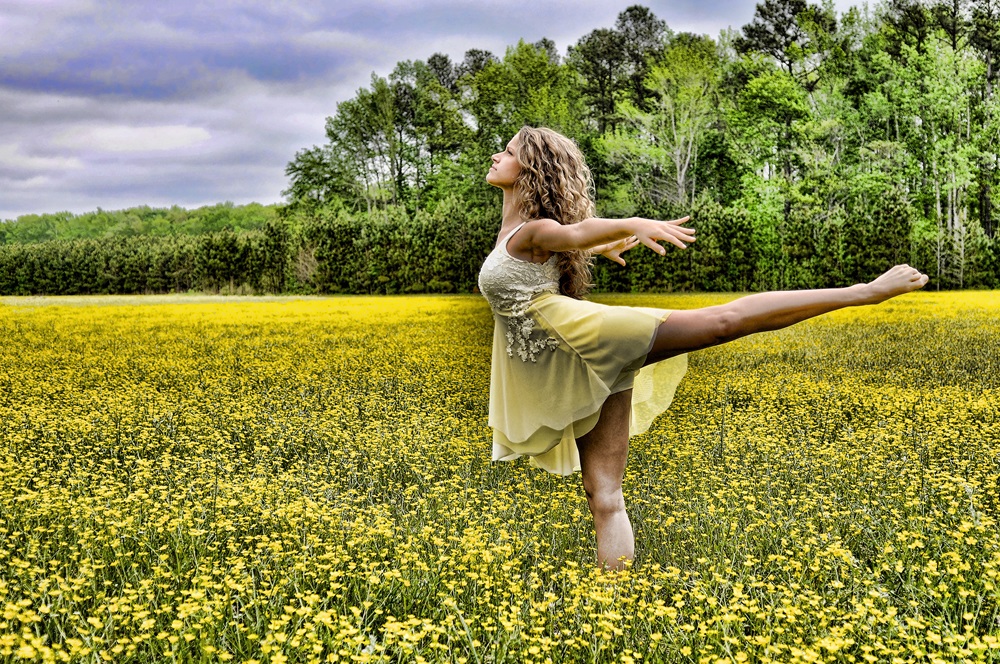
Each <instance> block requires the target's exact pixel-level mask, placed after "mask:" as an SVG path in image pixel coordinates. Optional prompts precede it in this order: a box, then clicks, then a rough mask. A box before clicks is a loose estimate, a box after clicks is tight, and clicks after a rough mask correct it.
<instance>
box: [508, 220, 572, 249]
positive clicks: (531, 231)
mask: <svg viewBox="0 0 1000 664" xmlns="http://www.w3.org/2000/svg"><path fill="white" fill-rule="evenodd" d="M563 228H564V227H563V225H562V224H560V223H559V222H558V221H556V220H555V219H533V220H531V221H529V222H528V223H526V224H525V225H524V228H522V229H521V232H520V233H518V234H517V235H520V236H521V246H523V247H537V246H538V242H539V240H542V241H544V238H546V237H548V236H550V235H551V234H552V233H559V232H560V231H561V230H562V229H563ZM517 235H515V236H514V237H517Z"/></svg>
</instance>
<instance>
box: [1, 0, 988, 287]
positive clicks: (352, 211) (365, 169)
mask: <svg viewBox="0 0 1000 664" xmlns="http://www.w3.org/2000/svg"><path fill="white" fill-rule="evenodd" d="M998 56H1000V0H883V2H881V3H879V4H875V5H873V6H871V7H870V8H868V9H865V10H861V9H857V8H855V9H851V10H850V11H848V12H846V13H844V14H842V15H839V16H838V15H837V14H836V12H835V11H834V9H833V7H832V4H830V3H826V4H823V5H816V4H809V3H808V2H806V0H765V2H762V3H761V4H758V5H757V9H756V13H755V15H754V18H753V20H752V21H751V22H750V23H749V24H747V25H745V26H742V28H740V29H738V30H730V31H725V32H723V33H722V34H720V35H719V36H718V38H717V39H713V38H710V37H708V36H705V35H695V34H690V33H675V32H673V31H672V30H671V29H670V27H669V25H668V24H667V22H666V21H664V20H663V19H661V18H659V17H657V16H656V15H654V13H653V12H652V11H650V10H649V9H648V8H646V7H643V6H640V5H635V6H632V7H629V8H628V9H626V10H624V11H623V12H621V13H620V14H619V15H618V17H617V20H616V22H615V25H614V26H611V27H599V28H596V29H594V30H592V31H591V32H590V33H588V34H586V35H584V36H582V37H581V38H580V39H579V40H578V41H577V42H576V43H575V44H572V45H570V46H568V48H567V49H566V50H565V52H564V53H563V52H561V51H560V49H559V48H558V47H557V45H556V44H555V43H553V42H552V41H551V40H548V39H542V40H540V41H538V42H535V43H528V42H525V41H521V42H519V43H517V44H515V45H511V46H509V47H508V48H507V50H506V52H505V53H504V54H502V55H497V54H494V53H490V52H488V51H484V50H470V51H468V52H467V53H466V54H465V56H464V59H462V60H461V61H458V62H456V61H452V59H451V58H450V57H449V56H447V55H444V54H441V53H434V54H431V55H430V56H429V57H427V58H426V59H425V60H412V61H404V62H399V63H398V64H397V65H396V67H395V68H394V69H393V70H392V71H391V72H389V73H387V74H385V75H380V74H379V73H373V74H372V77H371V81H370V84H369V85H368V86H367V87H363V88H361V89H359V90H358V91H357V92H356V94H355V96H354V97H352V98H350V99H348V100H346V101H343V102H341V103H339V104H338V105H337V107H336V109H335V110H334V112H333V114H332V115H330V116H329V117H328V118H327V121H326V126H325V130H326V142H325V143H323V144H322V145H315V146H311V147H304V148H302V149H301V150H299V151H298V152H297V153H296V154H295V155H294V156H293V157H292V158H291V160H290V162H289V163H288V165H287V168H286V175H287V177H288V187H287V189H286V191H285V192H284V195H285V201H284V202H283V204H281V205H278V206H245V207H241V206H233V205H220V206H213V207H211V208H202V209H201V210H195V211H190V212H189V211H184V210H181V209H179V208H174V209H172V210H151V209H149V208H143V209H137V210H126V211H120V212H110V213H109V212H103V211H99V212H98V213H91V214H89V215H70V214H68V213H67V214H63V215H31V216H26V217H21V218H18V219H17V220H11V221H8V222H6V223H4V224H2V225H0V242H2V244H0V293H7V294H33V293H51V294H58V293H103V292H139V293H141V292H166V291H177V290H181V291H183V290H211V291H224V292H317V293H337V292H344V293H403V292H471V291H472V290H473V289H474V286H475V277H476V273H477V270H478V267H479V264H480V262H481V261H482V258H483V257H484V256H485V255H486V254H487V253H488V252H489V250H490V248H491V246H492V243H493V241H494V239H495V235H496V231H497V228H498V226H499V204H500V197H499V196H498V195H497V193H496V191H494V190H492V189H491V188H490V187H489V186H488V185H487V184H486V183H485V181H484V176H485V172H486V170H487V168H488V165H489V160H490V155H491V154H492V153H494V152H496V151H498V150H499V149H500V148H501V146H502V145H503V144H504V143H505V142H506V141H507V140H508V139H509V138H510V137H511V136H512V135H513V134H514V133H515V132H516V131H517V130H518V129H519V128H520V127H521V126H524V125H532V126H540V125H544V126H549V127H552V128H555V129H557V130H559V131H562V132H563V133H565V134H567V135H569V136H571V137H572V138H574V139H575V140H576V141H577V142H578V144H579V145H580V147H581V148H582V149H583V151H584V153H585V154H586V156H587V159H588V163H589V165H590V167H591V170H592V172H593V175H594V180H595V188H596V192H595V193H596V197H597V202H598V212H599V214H601V215H604V216H631V215H640V216H650V217H659V218H674V217H680V216H683V215H687V214H690V215H691V216H692V224H693V225H694V226H695V227H696V228H697V229H698V231H699V232H698V235H699V240H698V242H697V243H696V244H695V245H693V246H692V247H691V248H690V249H689V250H688V251H685V252H679V251H677V252H671V253H670V254H669V255H668V257H667V258H666V259H662V258H658V257H655V256H654V255H653V254H652V253H651V252H638V251H636V252H632V254H631V255H629V256H627V259H628V260H629V265H628V266H627V267H624V268H622V267H619V266H617V265H614V264H611V263H609V262H607V261H604V260H603V259H600V260H599V261H597V262H595V264H594V281H595V287H596V288H597V289H599V290H607V291H639V290H643V291H646V290H656V291H686V290H704V291H752V290H763V289H777V288H803V287H822V286H839V285H845V284H849V283H854V282H856V281H859V280H867V279H871V278H872V277H874V276H875V275H876V274H878V273H879V272H881V271H882V270H883V269H885V268H886V267H888V266H889V265H891V264H894V263H899V262H908V263H910V264H912V265H915V266H917V267H918V268H920V269H921V270H923V271H925V272H926V273H928V274H929V275H930V276H931V279H932V287H936V288H939V289H960V288H997V287H1000V240H998V239H997V237H996V235H997V234H996V230H997V226H998V224H1000V211H998V207H1000V206H998V205H997V200H998V198H1000V100H998V96H997V93H996V87H997V85H998V83H1000V73H998V70H1000V63H998V62H997V60H998Z"/></svg>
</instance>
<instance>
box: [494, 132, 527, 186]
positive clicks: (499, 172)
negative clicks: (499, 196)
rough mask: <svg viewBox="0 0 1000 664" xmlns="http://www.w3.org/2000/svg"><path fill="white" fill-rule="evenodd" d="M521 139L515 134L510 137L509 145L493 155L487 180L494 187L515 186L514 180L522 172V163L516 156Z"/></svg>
mask: <svg viewBox="0 0 1000 664" xmlns="http://www.w3.org/2000/svg"><path fill="white" fill-rule="evenodd" d="M519 140H520V139H519V138H518V137H517V136H515V137H514V138H512V139H510V142H509V143H507V147H506V148H505V149H504V150H503V151H502V152H498V153H496V154H495V155H493V157H492V161H493V165H492V166H490V170H489V172H488V173H487V174H486V181H487V182H488V183H490V184H491V185H493V186H494V187H500V188H501V189H510V188H512V187H513V186H514V180H516V179H517V176H518V174H519V173H520V172H521V164H519V163H518V161H517V157H515V156H514V153H515V152H516V151H517V145H518V141H519Z"/></svg>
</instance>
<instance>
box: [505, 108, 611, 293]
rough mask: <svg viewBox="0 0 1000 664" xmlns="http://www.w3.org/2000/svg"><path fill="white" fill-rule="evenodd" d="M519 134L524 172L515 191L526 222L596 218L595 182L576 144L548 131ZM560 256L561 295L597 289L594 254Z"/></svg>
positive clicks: (519, 156)
mask: <svg viewBox="0 0 1000 664" xmlns="http://www.w3.org/2000/svg"><path fill="white" fill-rule="evenodd" d="M517 135H518V146H517V149H516V151H515V157H516V158H517V161H518V163H519V164H520V166H521V172H520V173H519V174H518V176H517V178H516V179H515V180H514V191H515V192H516V193H517V198H518V200H517V204H518V212H519V213H520V215H521V218H522V219H528V220H531V219H555V220H556V221H558V222H559V223H560V224H563V225H566V224H575V223H579V222H581V221H583V220H584V219H586V218H588V217H593V216H594V213H595V209H594V199H593V195H592V192H593V190H594V182H593V179H592V177H591V174H590V169H589V168H588V167H587V164H586V162H585V161H584V158H583V153H582V152H580V148H579V147H577V145H576V143H574V142H573V141H572V140H570V139H569V138H566V137H565V136H563V135H562V134H560V133H557V132H555V131H552V130H551V129H546V128H543V127H523V128H522V129H521V131H519V132H518V134H517ZM556 257H557V258H556V264H557V265H558V267H559V274H560V277H559V291H560V292H561V293H562V294H563V295H568V296H569V297H573V298H577V299H579V298H582V297H583V296H584V295H585V294H586V293H587V291H588V290H590V287H591V285H592V284H591V275H590V264H591V254H590V252H589V251H561V252H558V253H557V254H556Z"/></svg>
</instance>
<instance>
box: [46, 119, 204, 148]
mask: <svg viewBox="0 0 1000 664" xmlns="http://www.w3.org/2000/svg"><path fill="white" fill-rule="evenodd" d="M211 136H212V135H211V134H210V133H209V132H208V131H207V130H206V129H203V128H202V127H188V126H184V125H164V126H156V127H129V126H106V127H91V128H88V129H80V130H67V131H64V132H63V133H61V134H60V135H59V136H58V137H56V139H55V141H54V143H55V144H56V145H59V146H62V147H68V148H74V149H79V150H93V151H97V152H154V151H164V150H178V149H181V148H187V147H191V146H193V145H198V144H199V143H204V142H205V141H207V140H209V139H210V138H211Z"/></svg>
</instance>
